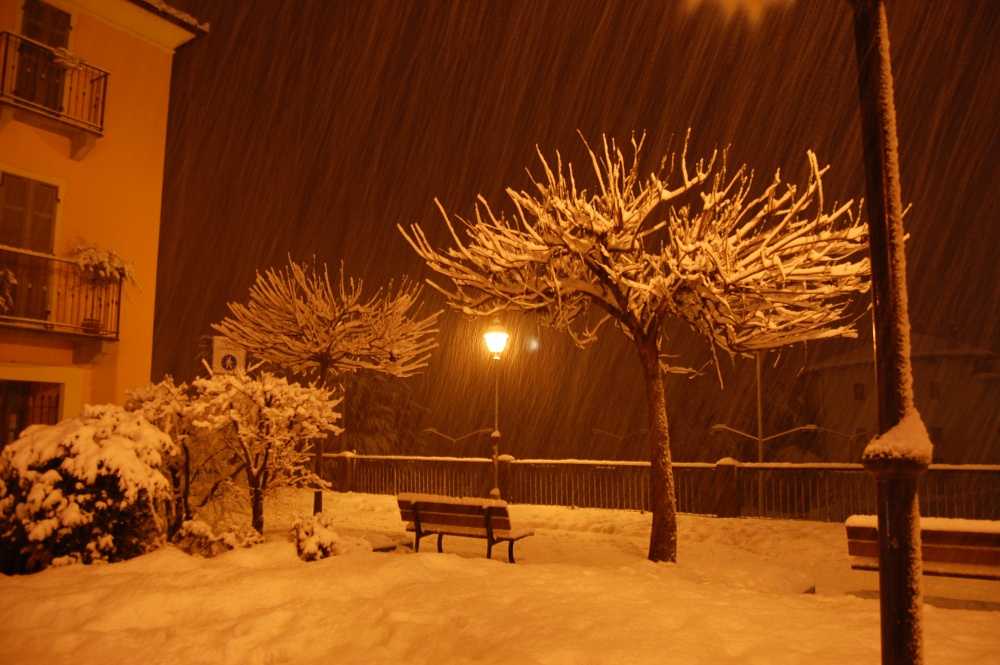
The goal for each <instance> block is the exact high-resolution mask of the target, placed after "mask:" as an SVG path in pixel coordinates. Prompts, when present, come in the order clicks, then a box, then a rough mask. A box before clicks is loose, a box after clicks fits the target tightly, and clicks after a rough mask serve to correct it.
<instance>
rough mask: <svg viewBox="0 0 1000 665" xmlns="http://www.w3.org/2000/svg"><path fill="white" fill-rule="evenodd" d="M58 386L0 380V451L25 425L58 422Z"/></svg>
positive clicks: (13, 439)
mask: <svg viewBox="0 0 1000 665" xmlns="http://www.w3.org/2000/svg"><path fill="white" fill-rule="evenodd" d="M59 388H60V385H59V384H58V383H37V382H34V381H0V448H3V447H4V446H6V445H7V444H9V443H13V442H14V441H16V440H17V438H18V437H19V436H20V435H21V432H22V431H23V430H24V428H25V427H27V426H28V425H55V424H56V423H57V422H59Z"/></svg>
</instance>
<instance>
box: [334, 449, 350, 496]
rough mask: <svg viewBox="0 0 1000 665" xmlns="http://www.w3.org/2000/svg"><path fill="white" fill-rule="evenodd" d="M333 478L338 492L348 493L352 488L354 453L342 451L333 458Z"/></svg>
mask: <svg viewBox="0 0 1000 665" xmlns="http://www.w3.org/2000/svg"><path fill="white" fill-rule="evenodd" d="M333 476H334V480H335V482H336V486H337V491H338V492H350V491H352V489H353V488H354V453H352V452H350V451H344V452H342V453H337V455H336V456H335V457H333Z"/></svg>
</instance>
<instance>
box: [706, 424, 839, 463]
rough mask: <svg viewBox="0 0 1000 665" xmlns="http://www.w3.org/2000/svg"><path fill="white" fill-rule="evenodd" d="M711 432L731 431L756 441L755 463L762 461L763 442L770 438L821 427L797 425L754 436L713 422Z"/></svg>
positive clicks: (816, 429) (818, 429)
mask: <svg viewBox="0 0 1000 665" xmlns="http://www.w3.org/2000/svg"><path fill="white" fill-rule="evenodd" d="M709 429H710V430H712V433H713V434H715V433H717V432H732V433H733V434H738V435H740V436H745V437H746V438H748V439H751V440H753V441H756V442H757V463H758V464H759V463H762V462H763V461H764V442H765V441H770V440H771V439H777V438H778V437H781V436H785V435H786V434H794V433H795V432H818V431H820V429H822V428H821V427H820V426H819V425H813V424H808V425H799V426H798V427H793V428H792V429H786V430H785V431H784V432H778V433H777V434H772V435H771V436H763V437H762V436H754V435H753V434H747V433H746V432H741V431H739V430H738V429H733V428H732V427H730V426H729V425H720V424H715V425H712V426H711V427H709Z"/></svg>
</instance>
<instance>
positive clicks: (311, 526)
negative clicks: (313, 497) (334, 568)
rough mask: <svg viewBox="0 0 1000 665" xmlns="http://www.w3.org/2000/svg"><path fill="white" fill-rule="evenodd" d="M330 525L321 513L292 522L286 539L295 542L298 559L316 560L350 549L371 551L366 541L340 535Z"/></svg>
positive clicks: (347, 551)
mask: <svg viewBox="0 0 1000 665" xmlns="http://www.w3.org/2000/svg"><path fill="white" fill-rule="evenodd" d="M331 526H332V524H331V519H330V518H329V517H327V516H326V515H324V514H323V513H319V514H318V515H312V516H311V517H302V518H299V519H297V520H295V522H293V523H292V532H291V534H289V536H288V539H289V540H291V541H292V542H294V543H295V551H296V552H297V553H298V555H299V558H300V559H302V560H303V561H318V560H319V559H325V558H327V557H330V556H339V555H341V554H348V553H350V552H352V551H360V552H370V551H371V549H372V548H371V545H370V544H369V543H368V541H366V540H363V539H361V538H347V537H342V536H340V535H338V534H337V532H336V531H334V530H333V529H331V528H330V527H331Z"/></svg>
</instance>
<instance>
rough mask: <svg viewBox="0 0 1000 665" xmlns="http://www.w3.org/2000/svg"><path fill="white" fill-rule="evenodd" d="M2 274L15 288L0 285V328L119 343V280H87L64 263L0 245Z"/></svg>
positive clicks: (66, 261) (67, 261)
mask: <svg viewBox="0 0 1000 665" xmlns="http://www.w3.org/2000/svg"><path fill="white" fill-rule="evenodd" d="M5 270H9V271H10V273H11V274H13V276H14V283H13V284H9V285H8V284H6V282H5V280H0V281H2V282H4V284H0V288H4V289H5V290H7V291H8V292H9V293H6V294H4V293H0V324H3V325H9V326H18V327H25V328H41V329H44V330H53V331H61V332H73V333H82V334H86V335H92V336H96V337H103V338H112V339H118V326H119V319H120V316H121V292H122V279H121V277H117V278H114V279H112V280H110V281H108V280H94V279H88V278H87V277H86V276H85V275H84V274H83V273H82V272H81V271H80V269H79V268H77V266H76V264H75V263H73V262H72V261H70V260H68V259H63V258H59V257H57V256H51V255H49V254H42V253H39V252H32V251H29V250H26V249H18V248H16V247H8V246H6V245H0V273H2V272H3V271H5ZM7 296H9V298H10V300H9V301H8V300H7Z"/></svg>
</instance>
